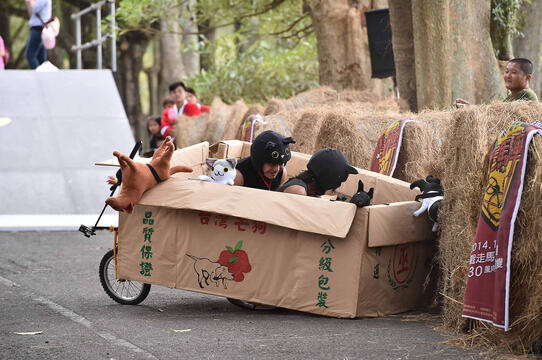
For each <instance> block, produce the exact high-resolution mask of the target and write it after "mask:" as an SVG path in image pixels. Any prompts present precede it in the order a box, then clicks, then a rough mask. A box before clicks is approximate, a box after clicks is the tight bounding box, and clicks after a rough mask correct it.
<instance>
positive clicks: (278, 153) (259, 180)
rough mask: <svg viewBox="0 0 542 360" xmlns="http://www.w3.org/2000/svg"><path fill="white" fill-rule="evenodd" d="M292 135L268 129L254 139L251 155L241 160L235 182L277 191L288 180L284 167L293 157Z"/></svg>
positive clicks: (237, 167)
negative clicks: (291, 148) (291, 147)
mask: <svg viewBox="0 0 542 360" xmlns="http://www.w3.org/2000/svg"><path fill="white" fill-rule="evenodd" d="M290 144H295V140H294V139H292V138H291V137H284V136H282V135H281V134H279V133H277V132H275V131H272V130H267V131H264V132H262V133H261V134H260V135H258V136H257V137H256V139H254V142H253V143H252V146H251V147H250V157H247V158H244V159H241V160H239V162H238V163H237V166H236V170H237V175H236V176H235V180H234V184H235V185H239V186H246V187H251V188H254V189H262V190H271V191H275V190H277V189H278V188H279V186H280V185H282V184H284V183H285V182H286V179H287V178H288V175H287V173H286V168H285V167H284V166H285V165H286V163H287V162H288V160H290V158H291V157H292V155H291V153H290Z"/></svg>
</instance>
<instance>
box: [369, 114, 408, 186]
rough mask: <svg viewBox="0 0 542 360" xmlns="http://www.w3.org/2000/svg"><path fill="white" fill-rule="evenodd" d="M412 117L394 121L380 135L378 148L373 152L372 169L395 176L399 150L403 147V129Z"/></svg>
mask: <svg viewBox="0 0 542 360" xmlns="http://www.w3.org/2000/svg"><path fill="white" fill-rule="evenodd" d="M411 121H414V120H412V119H401V120H397V121H394V122H393V123H392V124H391V125H390V126H388V128H387V129H386V131H384V134H382V136H380V138H379V139H378V142H377V143H376V149H375V152H374V154H373V161H372V162H371V169H370V170H371V171H374V172H377V173H380V174H384V175H388V176H393V172H394V171H395V166H396V165H397V159H398V158H399V150H400V149H401V143H402V140H403V131H404V128H405V125H406V124H407V123H409V122H411Z"/></svg>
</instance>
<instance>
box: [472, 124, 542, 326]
mask: <svg viewBox="0 0 542 360" xmlns="http://www.w3.org/2000/svg"><path fill="white" fill-rule="evenodd" d="M536 133H538V134H541V135H542V130H541V129H539V128H537V127H536V126H533V125H529V124H526V123H522V122H514V123H512V125H510V127H509V128H508V129H506V130H505V131H503V132H502V134H501V135H499V136H498V137H497V139H496V140H495V142H494V143H493V145H492V146H491V147H490V149H489V155H490V156H489V180H488V184H487V186H486V189H485V192H484V198H483V200H482V211H481V214H480V218H479V219H478V227H477V229H476V236H475V238H474V243H473V245H472V252H471V256H470V261H469V273H468V279H467V288H466V290H465V300H464V303H463V317H468V318H472V319H476V320H482V321H488V322H490V323H492V324H493V325H495V326H498V327H501V328H504V329H505V331H508V330H509V329H510V323H509V312H508V308H509V299H510V260H511V251H512V240H513V238H514V223H515V221H516V217H517V213H518V209H519V203H520V201H521V192H522V190H523V178H524V176H525V175H524V174H525V166H526V165H527V153H528V149H529V144H530V142H531V139H532V138H533V136H534V134H536Z"/></svg>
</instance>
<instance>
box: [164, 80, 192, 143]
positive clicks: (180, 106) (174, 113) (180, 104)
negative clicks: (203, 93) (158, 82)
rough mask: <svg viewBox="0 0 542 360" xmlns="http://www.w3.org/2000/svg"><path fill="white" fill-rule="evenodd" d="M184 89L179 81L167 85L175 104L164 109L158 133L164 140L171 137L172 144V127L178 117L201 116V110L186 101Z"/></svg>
mask: <svg viewBox="0 0 542 360" xmlns="http://www.w3.org/2000/svg"><path fill="white" fill-rule="evenodd" d="M184 89H185V87H184V84H183V83H182V82H181V81H178V82H174V83H173V84H171V85H169V95H170V96H171V97H172V98H173V100H174V101H175V104H173V106H172V107H170V108H167V109H165V110H164V112H163V113H162V129H161V130H160V133H161V135H162V136H163V137H164V138H165V137H166V136H171V137H172V138H173V142H175V139H174V136H175V134H174V132H173V126H174V125H175V121H176V120H177V118H178V117H179V116H181V115H186V116H198V115H201V110H200V109H199V108H198V106H197V105H196V104H193V103H190V102H188V101H187V100H186V91H185V90H184Z"/></svg>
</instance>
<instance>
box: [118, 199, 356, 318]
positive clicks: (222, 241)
mask: <svg viewBox="0 0 542 360" xmlns="http://www.w3.org/2000/svg"><path fill="white" fill-rule="evenodd" d="M145 219H146V220H147V223H146V224H144V223H143V221H144V220H145ZM360 219H361V222H360V220H359V219H357V221H356V223H357V224H358V225H360V226H359V227H360V228H362V229H365V228H366V223H365V222H364V221H366V218H364V217H361V218H360ZM149 220H153V223H152V224H150V223H149ZM149 228H152V229H153V232H152V234H151V236H150V238H149V239H147V240H145V236H144V232H145V229H147V232H148V229H149ZM362 232H363V230H362ZM352 234H355V235H356V236H352V237H349V238H347V239H340V238H333V237H327V236H323V235H317V234H313V233H307V232H299V231H296V230H292V229H287V228H283V227H280V226H273V225H269V224H264V223H259V222H255V221H252V220H248V219H240V218H235V217H225V216H223V215H220V214H204V213H202V212H198V211H191V210H175V209H167V208H163V207H154V206H140V205H137V206H136V207H135V209H134V212H133V213H132V214H131V215H128V214H122V216H121V227H119V254H118V259H119V269H120V271H119V276H120V277H121V278H124V279H128V280H134V281H140V282H145V283H150V284H157V285H164V286H169V287H176V288H180V289H185V290H192V291H198V292H204V293H208V294H214V295H219V296H227V297H232V298H238V299H243V300H248V301H254V302H258V303H263V304H269V305H275V306H280V307H285V308H289V309H295V310H300V311H307V312H312V313H317V314H322V315H326V316H336V317H355V316H356V304H357V294H358V287H359V278H358V277H357V276H356V275H358V274H359V269H360V256H352V254H360V251H361V248H362V245H363V240H364V239H363V238H360V237H359V236H357V235H359V232H358V231H354V232H352ZM148 240H151V242H149V241H148ZM240 241H242V245H241V246H240V247H241V249H240V250H242V251H243V252H244V253H245V255H246V259H248V263H249V264H250V270H249V271H246V272H243V273H242V274H243V276H242V278H241V277H239V278H237V279H232V273H230V272H229V271H228V269H227V267H225V266H224V265H220V262H219V260H220V258H221V257H222V256H228V255H229V254H231V253H230V251H229V250H227V247H228V246H229V247H230V248H233V249H235V246H236V244H238V243H239V242H240ZM142 246H151V249H150V251H151V252H152V256H151V257H150V258H142V256H143V255H144V253H142V251H141V247H142ZM223 253H225V254H223ZM188 255H189V256H188ZM232 255H236V253H234V254H232ZM232 255H229V256H232ZM237 256H238V259H241V258H242V257H243V256H241V254H237ZM246 259H244V260H246ZM244 260H243V261H244ZM143 263H148V264H151V267H152V269H151V270H149V271H148V272H146V273H145V271H144V270H143V268H144V267H145V266H146V269H150V267H149V265H142V264H143ZM245 270H246V268H245ZM232 271H233V268H232ZM234 272H235V271H234ZM213 274H214V275H213Z"/></svg>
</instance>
